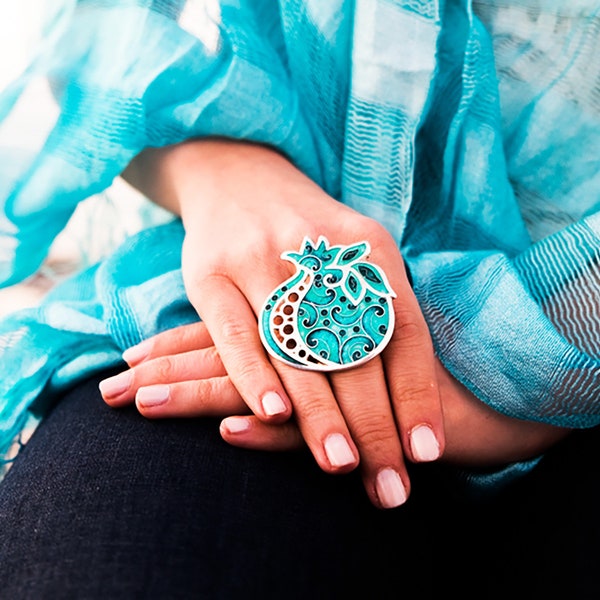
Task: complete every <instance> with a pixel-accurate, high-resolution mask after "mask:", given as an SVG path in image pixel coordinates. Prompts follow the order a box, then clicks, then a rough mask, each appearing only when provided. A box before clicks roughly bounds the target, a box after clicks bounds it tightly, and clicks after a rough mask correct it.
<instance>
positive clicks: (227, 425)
mask: <svg viewBox="0 0 600 600" xmlns="http://www.w3.org/2000/svg"><path fill="white" fill-rule="evenodd" d="M221 427H222V428H223V429H226V430H227V432H228V433H244V432H245V431H248V430H249V429H250V421H249V420H248V419H246V417H229V418H228V419H225V420H224V421H223V422H222V423H221Z"/></svg>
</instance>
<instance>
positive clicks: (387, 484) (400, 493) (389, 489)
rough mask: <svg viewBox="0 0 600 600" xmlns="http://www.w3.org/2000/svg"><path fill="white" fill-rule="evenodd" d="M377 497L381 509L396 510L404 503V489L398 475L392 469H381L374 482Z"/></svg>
mask: <svg viewBox="0 0 600 600" xmlns="http://www.w3.org/2000/svg"><path fill="white" fill-rule="evenodd" d="M375 489H376V490H377V497H378V498H379V502H381V506H383V508H396V506H400V505H401V504H404V503H405V502H406V498H407V496H406V489H405V487H404V484H403V483H402V479H401V477H400V475H399V474H398V473H397V472H396V471H395V470H394V469H389V468H388V469H382V470H381V471H379V473H378V474H377V479H376V481H375Z"/></svg>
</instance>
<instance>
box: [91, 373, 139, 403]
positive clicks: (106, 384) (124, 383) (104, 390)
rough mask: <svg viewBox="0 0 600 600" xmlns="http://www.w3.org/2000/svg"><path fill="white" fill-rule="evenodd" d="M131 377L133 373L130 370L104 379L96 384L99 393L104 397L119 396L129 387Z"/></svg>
mask: <svg viewBox="0 0 600 600" xmlns="http://www.w3.org/2000/svg"><path fill="white" fill-rule="evenodd" d="M132 378H133V374H132V373H131V371H123V373H119V374H118V375H115V376H114V377H109V378H108V379H104V380H102V381H101V382H100V383H99V384H98V387H99V388H100V393H101V394H102V395H103V396H104V397H105V398H114V397H115V396H119V395H120V394H123V393H124V392H126V391H127V390H128V389H129V386H130V385H131V380H132Z"/></svg>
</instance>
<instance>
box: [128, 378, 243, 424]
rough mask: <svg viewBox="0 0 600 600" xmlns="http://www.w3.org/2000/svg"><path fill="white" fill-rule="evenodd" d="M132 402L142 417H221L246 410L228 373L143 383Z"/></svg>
mask: <svg viewBox="0 0 600 600" xmlns="http://www.w3.org/2000/svg"><path fill="white" fill-rule="evenodd" d="M135 403H136V406H137V408H138V410H139V411H140V413H141V414H143V415H144V416H145V417H148V418H151V419H164V418H173V417H224V416H229V415H232V414H245V413H247V412H249V409H248V406H247V405H246V403H245V402H244V401H243V399H242V397H241V396H240V395H239V393H238V391H237V390H236V389H235V387H234V386H233V384H232V383H231V380H230V379H229V377H213V378H211V379H202V380H199V381H184V382H177V383H171V384H158V385H152V386H148V387H142V388H140V389H139V390H138V391H137V394H136V397H135Z"/></svg>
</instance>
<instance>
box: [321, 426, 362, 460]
mask: <svg viewBox="0 0 600 600" xmlns="http://www.w3.org/2000/svg"><path fill="white" fill-rule="evenodd" d="M324 446H325V454H327V458H328V459H329V462H330V464H331V466H332V467H345V466H346V465H351V464H352V463H354V462H355V461H356V457H355V456H354V452H352V448H350V444H348V441H347V440H346V438H345V437H344V436H343V435H342V434H341V433H331V434H330V435H328V436H327V437H326V438H325V444H324Z"/></svg>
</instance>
